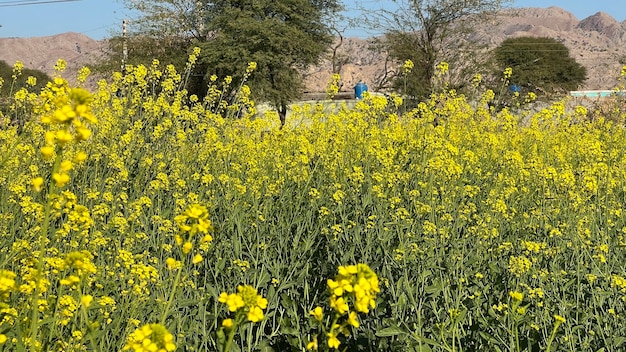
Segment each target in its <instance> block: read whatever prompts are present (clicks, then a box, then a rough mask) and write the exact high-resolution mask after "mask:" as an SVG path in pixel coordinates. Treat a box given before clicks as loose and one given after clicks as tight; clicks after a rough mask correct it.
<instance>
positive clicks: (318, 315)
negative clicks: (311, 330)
mask: <svg viewBox="0 0 626 352" xmlns="http://www.w3.org/2000/svg"><path fill="white" fill-rule="evenodd" d="M309 314H310V315H312V316H313V317H314V318H315V320H317V321H322V319H323V317H324V310H323V309H322V307H319V306H318V307H315V308H314V309H313V310H311V311H309Z"/></svg>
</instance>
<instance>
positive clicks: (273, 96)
mask: <svg viewBox="0 0 626 352" xmlns="http://www.w3.org/2000/svg"><path fill="white" fill-rule="evenodd" d="M220 10H221V11H220V12H219V13H218V14H216V15H215V17H214V18H213V19H212V21H210V23H208V24H207V25H208V30H209V32H211V33H214V35H215V37H214V38H213V39H211V40H208V41H206V42H204V43H203V44H202V45H201V47H202V49H203V51H202V52H203V54H201V55H203V57H202V59H201V62H202V63H203V64H205V67H206V69H207V74H209V75H211V74H216V75H218V76H232V77H233V78H234V79H235V80H238V79H241V78H242V73H243V72H245V68H246V66H247V65H248V63H249V62H256V63H257V70H256V72H254V73H253V74H252V76H251V77H250V80H249V85H250V88H251V89H252V93H253V97H254V98H256V99H257V100H261V101H267V102H269V103H270V104H271V105H272V106H273V107H275V108H276V109H277V111H278V114H279V117H280V121H281V125H284V123H285V116H286V113H287V105H288V104H289V103H290V102H292V101H294V100H296V99H297V98H299V97H300V96H301V94H302V92H303V90H304V82H303V76H302V73H303V71H304V70H305V69H306V68H307V67H308V66H309V65H313V64H316V63H318V62H319V61H320V59H321V57H322V55H323V54H324V53H325V52H326V51H327V50H328V48H329V47H330V45H331V44H332V40H333V36H332V31H331V27H330V26H329V25H328V24H327V23H328V21H327V20H328V19H329V18H330V17H331V16H333V15H334V14H336V13H337V12H338V11H339V10H340V5H339V2H338V1H337V0H277V1H273V0H231V1H226V2H225V6H224V7H222V8H220Z"/></svg>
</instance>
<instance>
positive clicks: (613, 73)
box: [0, 6, 626, 92]
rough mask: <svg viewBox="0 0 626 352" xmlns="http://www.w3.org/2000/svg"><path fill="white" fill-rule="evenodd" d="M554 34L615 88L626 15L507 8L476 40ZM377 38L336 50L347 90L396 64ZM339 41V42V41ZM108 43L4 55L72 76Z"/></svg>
mask: <svg viewBox="0 0 626 352" xmlns="http://www.w3.org/2000/svg"><path fill="white" fill-rule="evenodd" d="M520 36H534V37H551V38H555V39H557V40H559V41H561V42H562V43H563V44H565V45H566V46H567V47H568V48H569V49H570V53H571V55H572V56H573V57H574V58H575V59H576V60H577V61H578V62H579V63H580V64H582V65H584V66H585V67H586V68H587V75H588V79H587V81H586V82H585V85H584V87H581V89H611V88H613V87H615V85H617V84H618V81H617V77H618V76H619V74H620V72H621V68H622V66H624V65H626V21H625V22H623V23H619V22H618V21H617V20H615V19H614V18H613V17H611V16H610V15H609V14H606V13H603V12H598V13H596V14H595V15H593V16H590V17H588V18H585V19H583V20H578V19H577V18H576V17H575V16H574V15H573V14H571V13H570V12H568V11H565V10H563V9H561V8H558V7H554V6H553V7H548V8H524V9H507V10H503V11H502V12H501V13H500V14H499V15H498V16H497V18H496V19H494V20H493V21H491V22H488V23H484V25H483V26H482V27H481V28H478V29H477V31H476V33H475V34H474V36H472V39H473V40H477V41H479V42H480V43H482V44H484V45H486V46H487V47H489V48H495V47H496V46H498V45H499V44H500V43H501V42H502V41H504V40H505V39H507V38H513V37H520ZM372 42H373V41H372V40H370V39H359V38H344V40H343V42H342V43H341V45H340V46H339V47H338V49H337V51H336V55H335V60H334V62H335V69H339V73H340V75H341V77H342V83H343V87H342V90H343V91H353V90H354V86H355V85H356V84H357V83H358V82H359V81H361V80H362V81H364V82H365V83H366V84H368V85H369V86H370V89H373V88H375V87H374V86H375V82H378V81H380V80H381V79H382V78H383V77H384V76H385V73H386V72H387V71H388V70H389V69H390V68H393V67H394V66H393V65H392V63H389V62H387V61H386V57H385V55H383V54H380V53H378V52H376V51H375V50H372V48H371V47H372ZM337 44H338V42H337ZM106 48H107V44H106V42H105V41H96V40H93V39H91V38H89V37H87V36H85V35H82V34H78V33H65V34H59V35H54V36H49V37H36V38H0V60H4V61H6V62H7V63H9V64H13V63H14V62H15V61H17V60H20V61H22V62H23V63H24V65H25V66H26V67H28V68H34V69H39V70H42V71H44V72H47V73H48V74H52V73H53V72H54V69H53V67H54V64H55V62H56V61H57V59H59V58H62V59H64V60H66V61H67V67H68V68H67V71H68V72H67V74H66V75H65V76H66V77H67V78H68V79H70V81H71V79H72V78H73V77H75V72H76V71H77V70H78V69H79V68H80V67H82V66H83V65H85V64H88V63H91V62H94V61H95V60H97V59H98V58H100V57H102V56H103V55H105V52H106ZM332 62H333V60H331V56H330V55H329V56H328V58H327V59H326V60H324V61H323V62H322V63H320V64H319V65H318V66H315V67H312V68H310V69H309V70H308V72H307V73H306V75H305V84H306V89H307V90H308V91H310V92H324V91H325V89H326V85H327V83H328V81H329V80H330V78H331V76H332V73H333V65H332Z"/></svg>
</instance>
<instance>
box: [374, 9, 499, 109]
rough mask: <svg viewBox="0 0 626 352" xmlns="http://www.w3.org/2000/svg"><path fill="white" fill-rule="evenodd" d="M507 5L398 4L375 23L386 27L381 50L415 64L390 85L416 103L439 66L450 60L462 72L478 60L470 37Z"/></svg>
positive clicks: (429, 89) (430, 87) (395, 76)
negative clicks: (395, 8) (413, 98)
mask: <svg viewBox="0 0 626 352" xmlns="http://www.w3.org/2000/svg"><path fill="white" fill-rule="evenodd" d="M506 2H507V1H506V0H486V1H485V0H481V1H478V0H467V1H458V0H398V1H396V3H397V4H398V8H399V9H398V10H397V11H391V10H383V11H381V13H380V15H378V17H379V18H377V19H375V22H374V23H375V24H376V25H377V26H382V27H384V28H385V35H384V37H383V38H382V39H381V42H380V45H381V47H382V48H383V49H384V50H385V51H386V52H387V53H388V54H389V56H390V58H391V59H393V60H395V61H397V62H399V63H402V62H404V61H406V60H411V61H413V63H414V65H415V66H414V68H413V70H412V71H411V72H410V73H408V75H406V74H403V73H402V72H401V71H398V72H395V74H394V73H392V74H391V75H389V80H388V82H387V83H388V84H389V85H390V86H391V87H395V88H396V89H397V90H400V91H402V92H403V94H405V95H408V96H414V97H416V98H417V99H422V98H424V97H426V96H428V95H429V94H430V93H431V92H432V90H433V79H434V77H435V67H436V66H437V64H439V63H440V62H442V61H446V62H448V63H449V64H450V66H451V67H457V68H462V67H464V66H467V64H468V63H470V62H472V61H474V60H476V59H478V58H479V55H476V43H473V42H472V41H471V40H469V38H470V36H469V34H470V33H471V32H473V30H474V29H475V28H476V26H477V25H478V23H480V22H481V21H483V20H484V19H485V17H486V16H489V15H492V14H494V13H495V11H497V10H499V9H501V8H502V6H503V4H504V3H506ZM473 68H475V67H472V69H473ZM473 73H476V72H473ZM383 84H385V82H383Z"/></svg>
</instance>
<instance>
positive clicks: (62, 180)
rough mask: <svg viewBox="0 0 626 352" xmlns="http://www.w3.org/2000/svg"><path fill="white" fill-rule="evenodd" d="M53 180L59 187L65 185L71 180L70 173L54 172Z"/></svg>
mask: <svg viewBox="0 0 626 352" xmlns="http://www.w3.org/2000/svg"><path fill="white" fill-rule="evenodd" d="M52 180H53V181H54V183H55V185H56V186H57V187H63V186H65V185H66V184H67V183H68V182H70V175H68V174H66V173H60V174H59V173H56V172H55V173H54V174H52Z"/></svg>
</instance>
